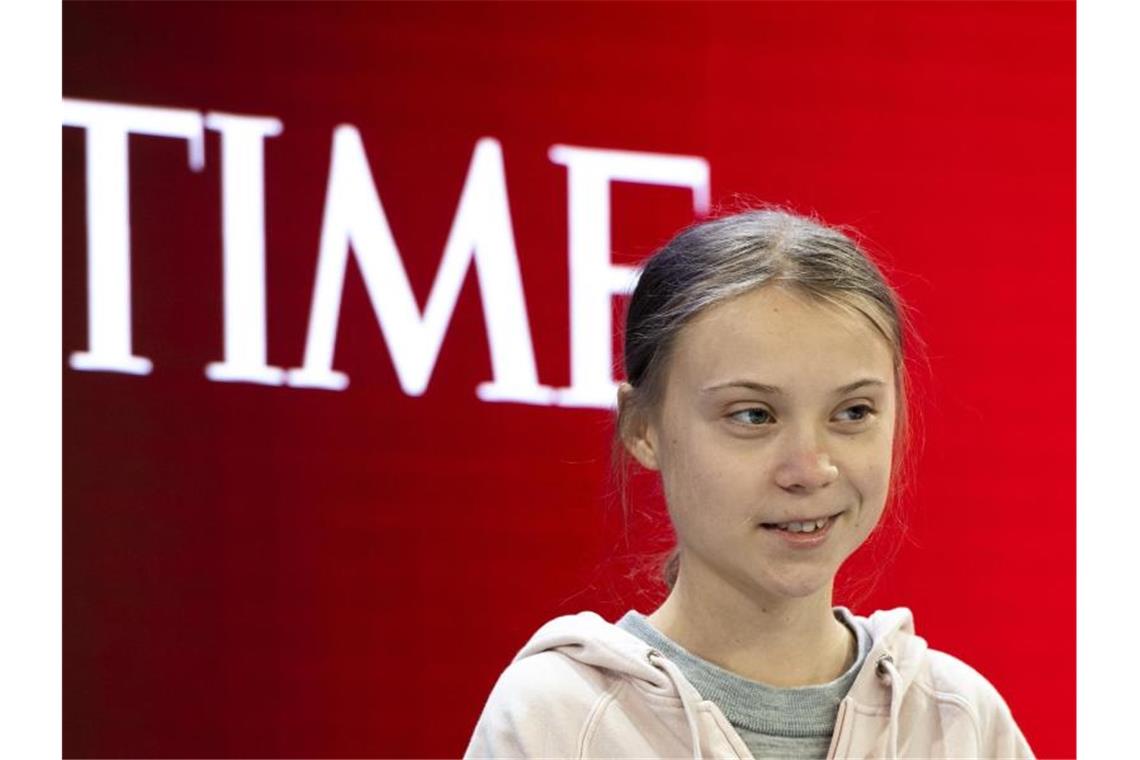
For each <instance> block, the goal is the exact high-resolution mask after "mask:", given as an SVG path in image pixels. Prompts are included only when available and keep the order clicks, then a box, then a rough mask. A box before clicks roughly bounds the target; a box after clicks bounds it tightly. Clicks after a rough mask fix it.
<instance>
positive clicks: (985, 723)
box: [978, 676, 1033, 758]
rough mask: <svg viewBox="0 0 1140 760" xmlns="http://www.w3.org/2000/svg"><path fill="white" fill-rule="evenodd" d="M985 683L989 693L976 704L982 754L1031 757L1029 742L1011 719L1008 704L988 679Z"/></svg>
mask: <svg viewBox="0 0 1140 760" xmlns="http://www.w3.org/2000/svg"><path fill="white" fill-rule="evenodd" d="M979 677H981V676H979ZM983 680H984V679H983ZM985 683H986V686H989V694H988V695H987V696H986V697H985V698H984V699H983V700H980V702H981V703H980V704H979V706H978V722H979V726H978V730H979V733H980V734H981V737H982V748H983V754H984V755H985V756H986V757H995V758H1006V757H1010V758H1032V757H1033V750H1031V749H1030V748H1029V742H1027V741H1026V740H1025V735H1024V734H1022V733H1021V729H1020V728H1019V727H1018V725H1017V722H1016V721H1015V720H1014V719H1013V714H1012V713H1011V712H1010V710H1009V705H1007V704H1006V703H1005V700H1004V699H1002V697H1001V695H1000V694H998V691H997V689H995V688H994V687H993V686H992V685H990V683H989V682H988V681H986V682H985Z"/></svg>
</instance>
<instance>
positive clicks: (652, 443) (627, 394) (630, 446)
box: [618, 383, 661, 470]
mask: <svg viewBox="0 0 1140 760" xmlns="http://www.w3.org/2000/svg"><path fill="white" fill-rule="evenodd" d="M633 392H634V391H633V386H632V385H630V384H629V383H622V384H621V385H619V386H618V425H619V427H620V428H621V429H620V433H621V441H622V444H623V445H624V446H625V450H626V451H628V452H629V453H630V454H631V455H632V456H633V458H634V459H636V460H637V461H638V462H640V463H641V466H642V467H645V468H646V469H649V470H659V469H661V468H660V465H659V464H658V457H657V453H658V447H657V440H658V438H657V431H656V430H655V429H654V427H653V425H652V422H651V420H649V419H648V415H646V414H645V412H644V411H642V410H640V409H638V408H637V406H636V405H635V404H633V403H632V395H633Z"/></svg>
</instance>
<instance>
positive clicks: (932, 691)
mask: <svg viewBox="0 0 1140 760" xmlns="http://www.w3.org/2000/svg"><path fill="white" fill-rule="evenodd" d="M923 659H924V666H925V667H923V669H922V672H921V673H920V675H919V677H918V678H916V679H915V682H914V684H913V688H918V689H920V690H921V691H924V692H925V693H926V694H927V696H928V697H929V698H931V699H932V700H934V701H935V702H936V703H937V704H938V705H939V708H940V712H942V713H944V714H945V713H959V714H960V716H961V717H962V718H963V719H964V720H965V722H967V723H968V724H969V725H970V727H971V728H972V730H973V733H974V735H975V737H976V741H977V742H978V745H979V748H980V751H981V752H982V753H984V754H986V755H988V756H991V757H1031V756H1032V753H1031V752H1030V749H1029V745H1028V743H1027V742H1026V740H1025V737H1024V735H1022V733H1021V729H1020V728H1019V727H1018V725H1017V722H1016V721H1015V720H1014V718H1013V714H1012V712H1011V711H1010V709H1009V705H1008V704H1006V701H1005V699H1004V698H1002V696H1001V694H1000V693H999V692H998V690H997V688H996V687H995V686H994V685H993V684H992V683H991V682H990V681H989V680H988V679H987V678H986V677H985V676H983V675H982V674H981V673H979V672H978V671H977V670H976V669H974V668H973V667H972V666H970V665H968V664H967V663H965V662H963V661H962V660H960V659H958V658H957V657H954V656H953V655H950V654H947V653H946V652H941V651H938V650H936V649H928V650H927V651H926V653H925V656H924V658H923Z"/></svg>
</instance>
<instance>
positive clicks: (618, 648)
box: [515, 607, 927, 758]
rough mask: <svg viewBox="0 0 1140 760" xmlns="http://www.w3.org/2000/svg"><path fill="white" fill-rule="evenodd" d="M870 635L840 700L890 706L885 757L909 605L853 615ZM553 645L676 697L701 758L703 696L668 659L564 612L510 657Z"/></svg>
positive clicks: (907, 636)
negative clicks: (859, 665)
mask: <svg viewBox="0 0 1140 760" xmlns="http://www.w3.org/2000/svg"><path fill="white" fill-rule="evenodd" d="M854 617H855V619H856V621H857V622H858V623H860V624H862V625H863V626H864V627H865V628H866V630H867V631H868V632H869V633H870V636H871V650H870V653H869V654H868V655H867V659H866V661H865V662H864V663H863V666H862V668H861V669H860V671H859V674H858V676H856V678H855V682H854V684H853V685H852V687H851V690H850V691H849V692H848V695H847V697H846V698H845V699H844V702H845V703H846V702H854V703H856V704H858V705H860V706H864V707H868V708H879V709H885V710H889V711H890V729H889V738H888V753H889V757H895V756H897V752H898V718H899V710H900V707H901V704H902V699H903V696H904V695H905V693H906V691H907V690H908V689H909V688H910V686H911V684H912V683H913V682H914V679H915V677H916V676H917V674H918V672H919V670H920V666H921V663H922V661H923V657H924V656H925V654H926V650H927V644H926V642H925V641H924V640H923V639H922V638H920V637H918V636H915V635H914V618H913V616H912V615H911V612H910V610H908V609H906V608H904V607H900V608H896V609H892V610H882V611H879V612H876V613H874V614H873V615H871V616H870V617H869V618H863V617H858V616H854ZM550 650H554V651H557V652H560V653H561V654H563V655H564V656H566V657H569V658H570V659H572V660H575V661H577V662H580V663H582V664H584V665H589V666H592V667H595V668H604V669H606V670H609V671H613V672H615V673H620V674H622V675H624V676H626V677H628V678H631V679H637V680H640V681H643V682H645V683H646V685H648V686H649V687H650V688H651V689H652V690H653V691H657V692H659V693H662V692H663V693H667V694H670V695H673V696H677V697H679V698H680V699H681V703H682V706H683V707H684V709H685V715H686V719H687V721H688V724H689V731H690V740H691V743H692V751H693V757H694V758H699V757H701V747H700V731H699V722H698V720H697V714H698V705H700V704H701V703H703V702H705V699H704V698H703V697H702V696H701V695H700V694H699V693H698V692H697V690H696V689H695V688H694V687H693V685H692V684H691V683H689V681H688V680H687V679H686V678H685V676H684V675H683V674H682V673H681V671H680V669H678V668H677V666H676V665H674V664H673V663H672V662H670V661H669V660H668V659H666V658H665V657H664V656H663V655H662V654H661V653H660V652H658V651H657V650H655V649H654V648H653V647H651V646H650V645H649V644H647V643H645V642H644V641H642V640H641V639H639V638H637V637H636V636H634V635H633V634H631V633H629V632H627V631H625V630H623V629H621V628H618V627H617V626H616V625H613V624H612V623H609V622H607V621H606V620H604V619H603V618H602V617H601V616H599V615H598V614H597V613H594V612H579V613H578V614H576V615H564V616H562V617H558V618H555V619H554V620H551V621H550V622H548V623H546V624H545V625H543V626H542V627H541V628H539V629H538V631H536V632H535V634H534V635H533V636H532V637H531V639H530V641H528V642H527V644H526V645H525V646H524V647H523V648H522V649H521V650H519V652H518V654H517V655H516V656H515V660H516V661H517V660H521V659H524V658H526V657H530V656H532V655H535V654H538V653H540V652H546V651H550Z"/></svg>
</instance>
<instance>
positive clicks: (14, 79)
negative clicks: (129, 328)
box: [0, 3, 63, 758]
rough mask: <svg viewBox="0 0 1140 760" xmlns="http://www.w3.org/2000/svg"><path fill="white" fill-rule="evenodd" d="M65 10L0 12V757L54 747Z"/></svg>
mask: <svg viewBox="0 0 1140 760" xmlns="http://www.w3.org/2000/svg"><path fill="white" fill-rule="evenodd" d="M60 37H61V8H60V6H59V5H58V4H52V3H22V4H18V5H17V6H13V7H9V8H7V9H6V10H5V11H4V12H2V13H0V71H3V72H5V75H4V109H3V110H4V117H3V119H0V124H2V126H0V130H3V131H2V132H0V162H2V163H0V166H2V167H3V169H2V171H0V209H2V211H0V218H2V219H3V225H0V241H2V243H0V325H2V327H0V335H2V339H0V351H2V353H0V393H2V394H3V395H2V396H0V398H2V399H3V402H2V403H0V409H2V410H3V418H2V420H0V429H2V430H3V433H2V435H0V442H2V443H0V445H2V446H3V450H2V451H0V600H2V605H3V607H2V612H0V614H2V615H3V618H2V619H3V625H0V652H2V655H0V715H2V716H3V719H2V720H0V724H2V726H3V729H2V730H0V756H2V757H19V758H36V757H60V756H61V755H62V751H63V750H62V733H61V719H62V710H61V707H62V701H61V700H62V680H61V679H62V669H61V640H62V625H61V624H62V620H61V564H60V562H61V538H62V536H61V517H62V507H61V440H62V439H61V435H62V432H61V423H62V418H61V411H60V404H61V398H60V383H61V376H62V369H61V358H60V357H61V353H60V352H61V344H60V340H61V336H60V330H61V327H60V326H61V316H60V314H61V299H62V296H61V292H60V290H61V282H62V280H61V264H60V258H61V255H60V250H61V249H60V245H61V242H60V238H61V233H60V213H61V212H60V171H61V169H60V125H59V119H60V97H61V92H60V86H61V39H60Z"/></svg>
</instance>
